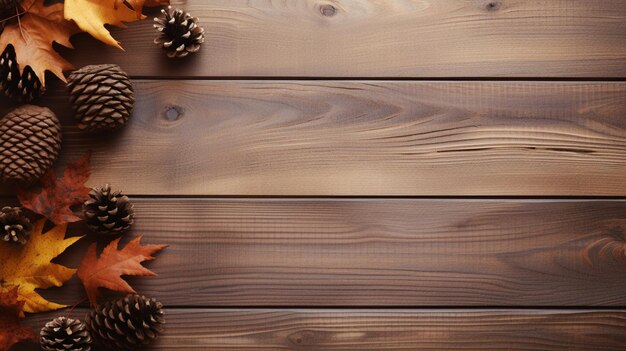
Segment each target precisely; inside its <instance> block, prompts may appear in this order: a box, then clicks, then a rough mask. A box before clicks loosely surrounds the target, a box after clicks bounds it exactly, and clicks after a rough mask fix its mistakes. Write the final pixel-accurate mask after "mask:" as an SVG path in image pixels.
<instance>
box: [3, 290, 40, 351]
mask: <svg viewBox="0 0 626 351" xmlns="http://www.w3.org/2000/svg"><path fill="white" fill-rule="evenodd" d="M17 289H18V288H17V287H15V288H13V289H9V290H7V291H4V292H0V351H5V350H9V349H10V348H11V347H12V346H13V345H15V344H17V343H19V342H22V341H26V340H32V341H35V340H37V337H36V336H35V331H34V330H33V329H32V328H30V327H25V326H22V325H20V320H19V318H20V315H21V314H22V308H23V307H24V301H17Z"/></svg>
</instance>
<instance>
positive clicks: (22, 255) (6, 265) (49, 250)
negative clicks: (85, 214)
mask: <svg viewBox="0 0 626 351" xmlns="http://www.w3.org/2000/svg"><path fill="white" fill-rule="evenodd" d="M45 221H46V220H45V219H42V220H40V221H38V222H37V223H36V224H35V228H34V230H33V234H32V235H31V237H30V238H29V239H28V241H27V242H26V244H25V245H24V246H23V247H15V246H14V245H10V244H8V243H0V282H1V284H0V292H2V291H6V290H10V289H13V288H15V287H18V289H17V294H18V295H19V298H20V299H21V300H24V302H25V305H24V311H26V312H31V313H35V312H44V311H51V310H56V309H59V308H63V307H65V306H63V305H59V304H56V303H53V302H50V301H47V300H46V299H44V298H43V297H41V295H39V294H38V293H36V292H35V289H47V288H49V287H52V286H57V287H59V286H62V285H63V284H64V283H65V282H66V281H68V280H69V279H70V278H71V277H72V276H73V275H74V273H75V272H76V270H75V269H71V268H67V267H65V266H61V265H59V264H56V263H51V262H50V261H51V260H52V259H53V258H55V257H57V256H58V255H60V254H61V253H63V252H64V251H65V250H66V249H67V248H68V247H69V246H71V245H72V244H74V243H75V242H76V241H78V240H79V239H80V238H81V237H73V238H68V239H65V231H66V230H67V224H64V225H60V226H56V227H54V228H52V229H51V230H50V231H48V232H47V233H45V234H42V232H43V226H44V223H45Z"/></svg>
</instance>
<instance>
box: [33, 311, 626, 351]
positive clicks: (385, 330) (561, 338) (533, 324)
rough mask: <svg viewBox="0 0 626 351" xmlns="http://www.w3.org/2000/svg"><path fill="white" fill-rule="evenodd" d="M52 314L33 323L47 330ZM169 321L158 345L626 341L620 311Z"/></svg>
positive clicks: (226, 316)
mask: <svg viewBox="0 0 626 351" xmlns="http://www.w3.org/2000/svg"><path fill="white" fill-rule="evenodd" d="M83 313H85V312H84V310H80V311H76V312H75V313H74V315H77V316H80V315H83ZM51 317H52V316H50V315H38V316H36V317H33V318H29V319H27V323H29V324H30V325H32V326H34V327H36V328H41V326H42V325H43V324H45V322H46V321H47V320H48V319H49V318H51ZM166 320H167V325H166V331H165V334H164V335H163V336H162V338H161V339H160V340H159V341H158V342H157V343H156V345H154V347H151V349H152V350H158V351H165V350H212V351H221V350H223V351H230V350H255V351H259V350H267V351H270V350H376V351H378V350H397V351H400V350H429V351H430V350H463V351H484V350H507V351H536V350H544V351H565V350H567V351H621V350H623V348H624V344H625V343H626V313H625V312H624V311H622V310H610V311H593V310H591V311H568V310H557V311H537V310H528V311H526V310H513V311H511V310H478V311H467V310H435V311H434V310H384V309H383V310H334V309H333V310H302V309H295V310H292V309H290V310H270V309H260V310H256V309H255V310H246V309H241V310H202V309H198V310H180V309H169V310H166Z"/></svg>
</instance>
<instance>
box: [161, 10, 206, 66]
mask: <svg viewBox="0 0 626 351" xmlns="http://www.w3.org/2000/svg"><path fill="white" fill-rule="evenodd" d="M161 13H162V14H163V15H162V16H161V17H158V18H155V19H154V28H156V30H158V31H159V32H161V34H160V35H159V36H158V37H157V38H156V39H154V43H155V44H157V45H158V46H160V47H162V48H163V49H164V50H165V52H166V54H167V56H168V57H170V58H173V57H185V56H187V55H189V54H190V53H194V52H197V51H198V50H200V45H201V44H202V43H204V28H202V27H199V26H198V19H197V18H194V17H192V16H191V15H190V14H189V13H188V12H184V11H182V10H178V9H176V10H172V7H171V6H168V7H167V11H166V10H165V9H162V10H161Z"/></svg>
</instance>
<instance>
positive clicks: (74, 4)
mask: <svg viewBox="0 0 626 351" xmlns="http://www.w3.org/2000/svg"><path fill="white" fill-rule="evenodd" d="M144 1H145V0H131V2H132V3H133V4H134V8H142V7H143V4H144ZM65 18H66V19H68V20H73V21H74V22H76V24H77V25H78V27H80V29H81V30H83V31H85V32H87V33H89V34H91V36H93V37H94V38H96V39H98V40H100V41H101V42H103V43H105V44H108V45H111V46H115V47H117V48H119V49H121V48H122V47H121V46H120V44H119V42H118V41H117V40H115V39H113V37H112V36H111V33H110V32H109V31H108V30H107V29H106V28H105V26H104V25H105V24H110V25H114V26H118V27H125V26H126V25H125V24H124V23H125V22H133V21H137V20H140V19H143V18H144V16H143V15H142V14H141V11H140V10H139V12H136V11H135V10H133V9H131V8H130V7H128V6H126V5H125V4H124V2H123V1H119V0H65Z"/></svg>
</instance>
